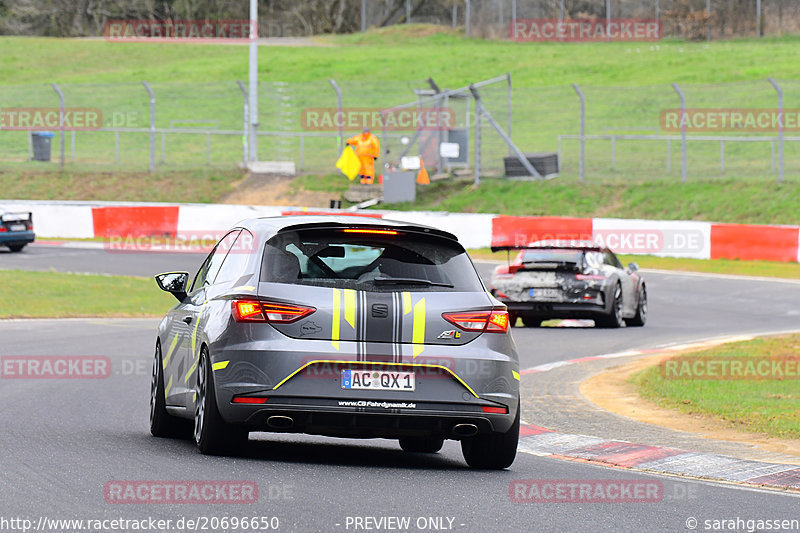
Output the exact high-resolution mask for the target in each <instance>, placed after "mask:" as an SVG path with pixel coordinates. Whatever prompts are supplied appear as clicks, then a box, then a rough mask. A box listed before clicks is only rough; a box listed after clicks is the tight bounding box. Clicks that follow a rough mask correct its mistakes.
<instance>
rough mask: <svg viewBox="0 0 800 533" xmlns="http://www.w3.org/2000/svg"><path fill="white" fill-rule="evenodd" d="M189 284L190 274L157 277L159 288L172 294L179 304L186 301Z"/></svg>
mask: <svg viewBox="0 0 800 533" xmlns="http://www.w3.org/2000/svg"><path fill="white" fill-rule="evenodd" d="M188 282H189V273H188V272H167V273H165V274H159V275H158V276H156V283H157V284H158V288H160V289H161V290H162V291H166V292H168V293H171V294H172V295H173V296H174V297H175V298H177V299H178V301H179V302H182V301H183V300H185V299H186V285H187V283H188Z"/></svg>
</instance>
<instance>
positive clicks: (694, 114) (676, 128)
mask: <svg viewBox="0 0 800 533" xmlns="http://www.w3.org/2000/svg"><path fill="white" fill-rule="evenodd" d="M660 122H661V129H662V130H663V131H666V132H671V133H677V132H682V131H684V129H685V130H686V131H687V132H689V133H703V132H714V131H717V132H719V131H724V132H741V133H748V132H751V133H757V132H777V131H781V130H783V131H785V132H792V133H796V132H798V131H800V109H783V110H778V109H769V108H766V109H745V108H716V109H712V108H692V109H686V110H681V109H664V110H662V111H661V120H660Z"/></svg>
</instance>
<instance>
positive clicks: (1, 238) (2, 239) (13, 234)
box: [0, 231, 36, 246]
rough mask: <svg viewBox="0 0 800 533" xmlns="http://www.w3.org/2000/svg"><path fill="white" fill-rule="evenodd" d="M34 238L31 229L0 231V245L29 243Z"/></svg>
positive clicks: (34, 235)
mask: <svg viewBox="0 0 800 533" xmlns="http://www.w3.org/2000/svg"><path fill="white" fill-rule="evenodd" d="M34 240H36V234H35V233H34V232H32V231H4V232H2V233H0V246H8V245H9V244H11V245H14V244H30V243H32V242H33V241H34Z"/></svg>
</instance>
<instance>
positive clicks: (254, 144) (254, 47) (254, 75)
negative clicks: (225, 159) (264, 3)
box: [247, 0, 258, 161]
mask: <svg viewBox="0 0 800 533" xmlns="http://www.w3.org/2000/svg"><path fill="white" fill-rule="evenodd" d="M249 60H250V61H249V68H248V70H249V72H248V84H249V92H250V95H249V100H250V103H249V104H248V106H247V108H248V111H249V112H250V128H249V132H248V135H249V137H250V139H249V142H248V144H247V146H248V149H249V150H250V155H249V158H248V159H249V160H250V161H258V135H257V133H258V0H250V57H249Z"/></svg>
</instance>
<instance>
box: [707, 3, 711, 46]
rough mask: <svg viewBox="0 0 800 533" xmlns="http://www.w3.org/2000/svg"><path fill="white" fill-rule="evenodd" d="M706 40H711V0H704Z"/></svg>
mask: <svg viewBox="0 0 800 533" xmlns="http://www.w3.org/2000/svg"><path fill="white" fill-rule="evenodd" d="M706 41H711V0H706Z"/></svg>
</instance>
